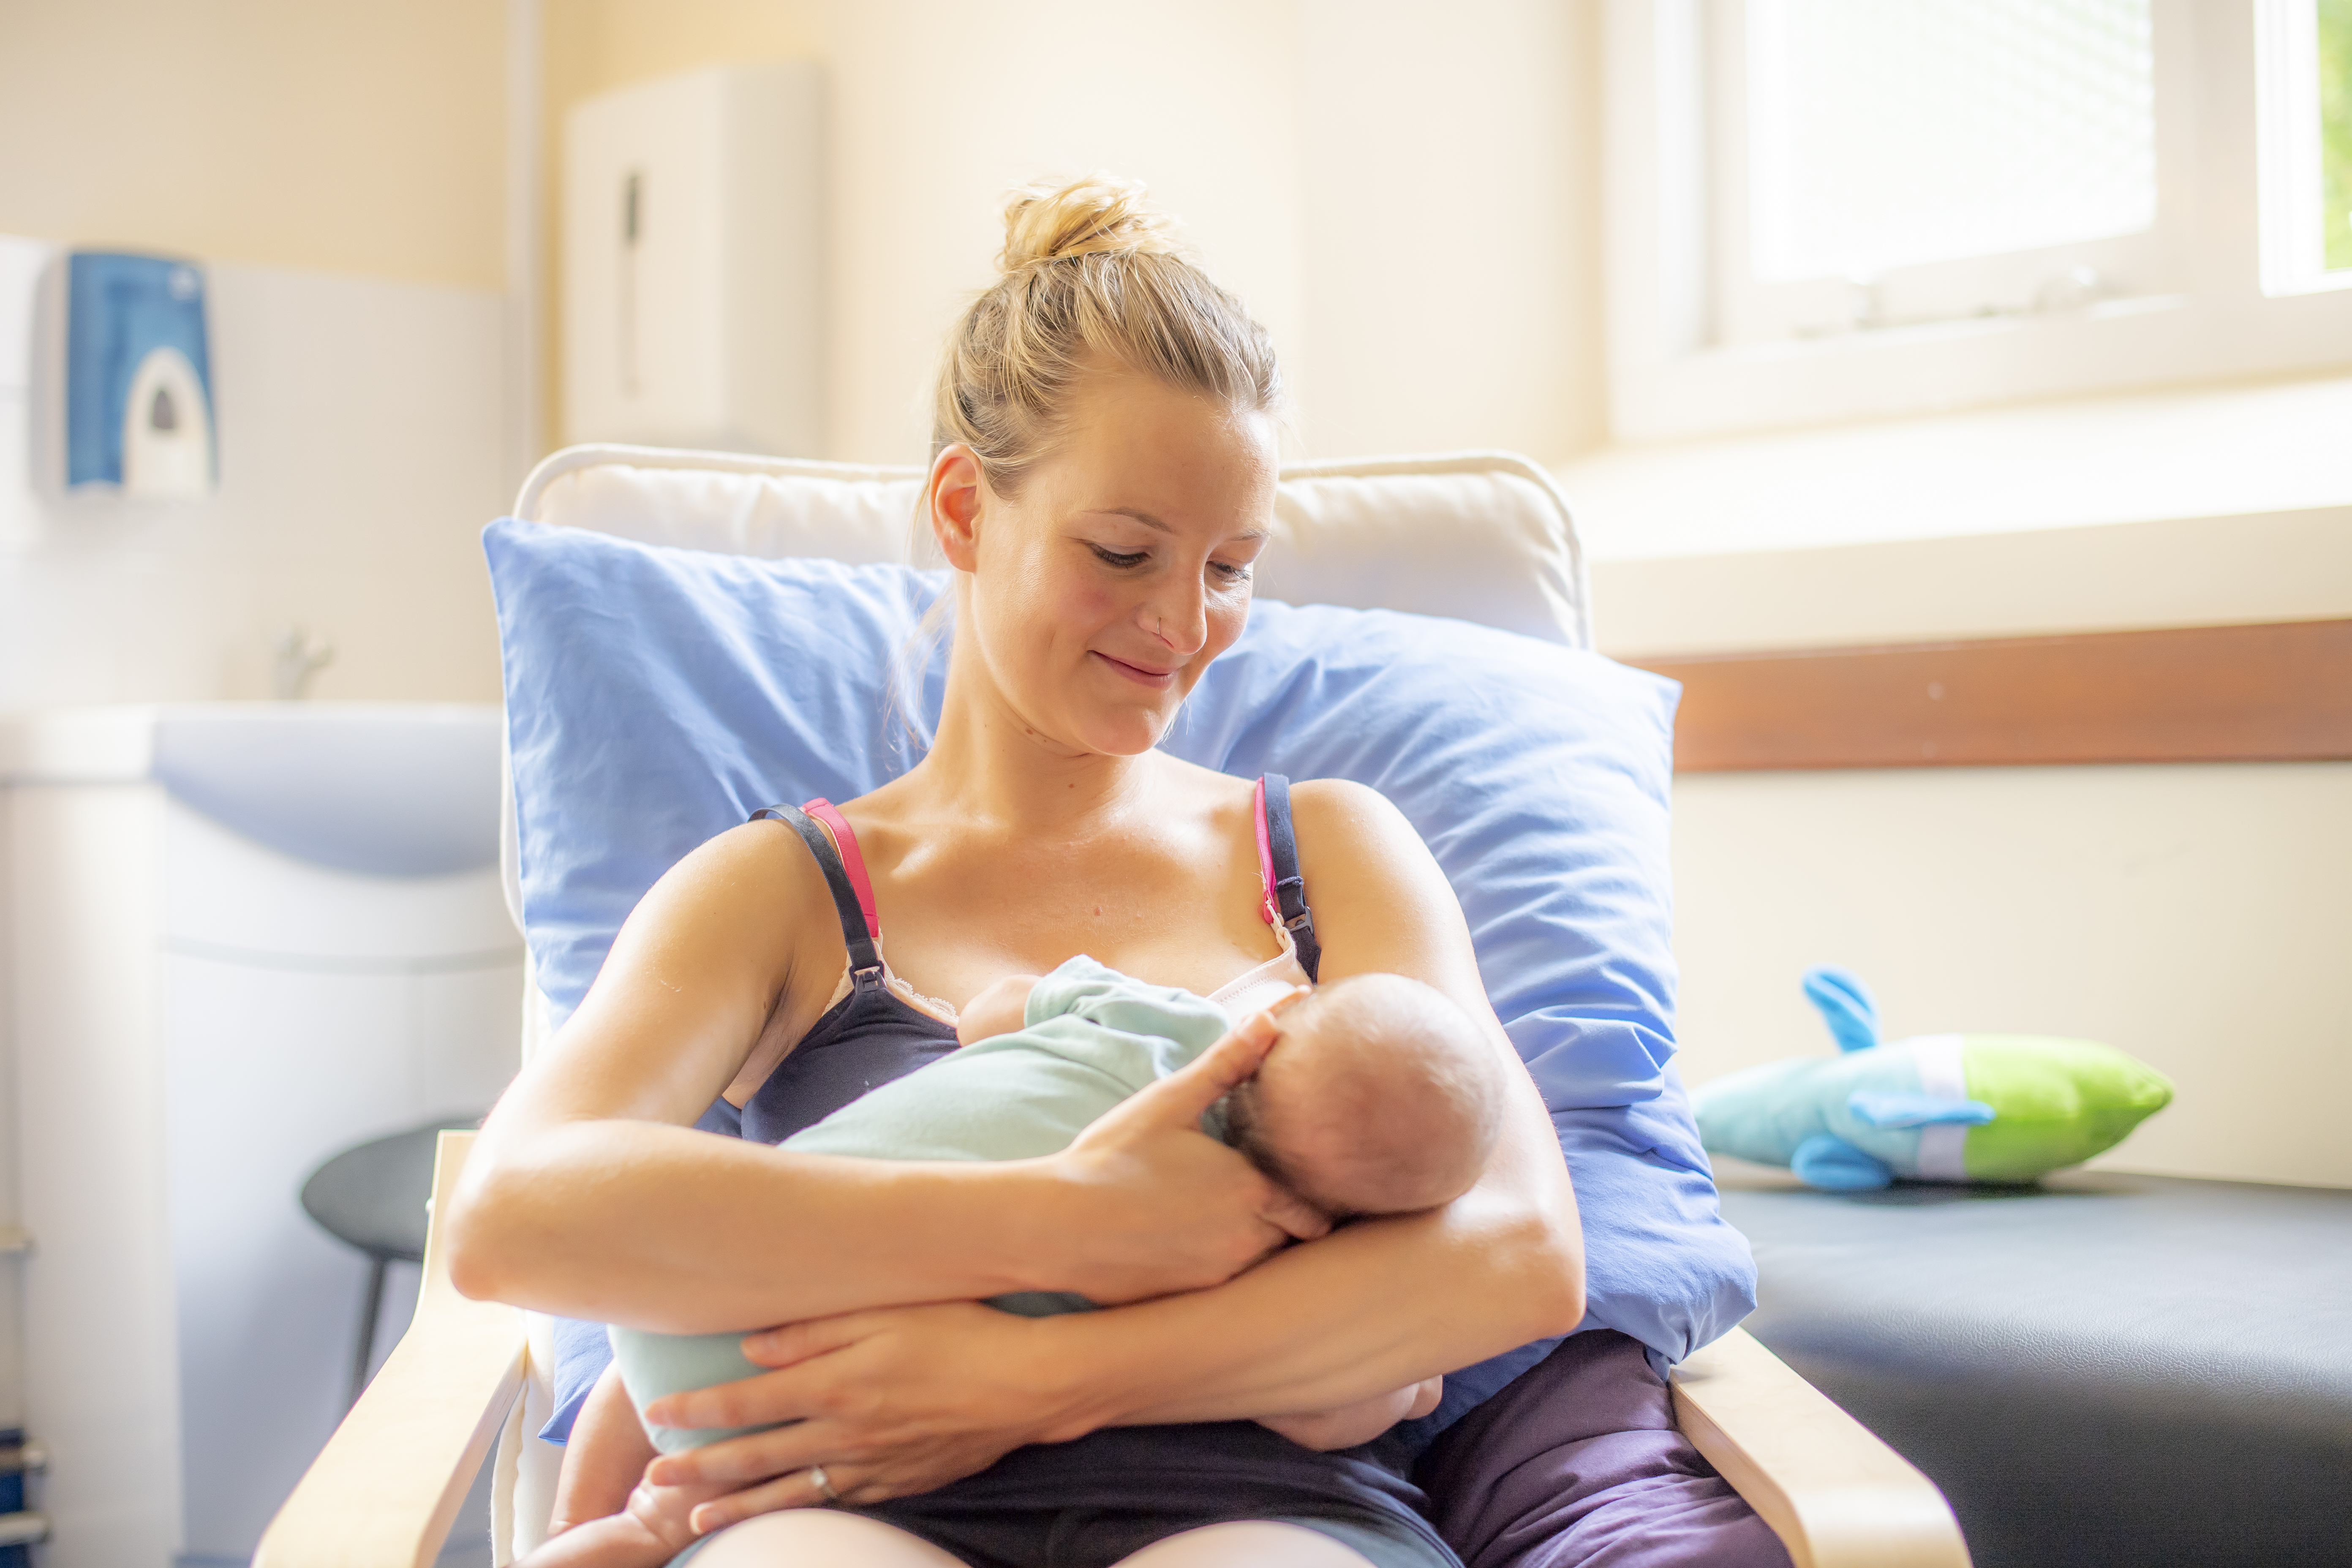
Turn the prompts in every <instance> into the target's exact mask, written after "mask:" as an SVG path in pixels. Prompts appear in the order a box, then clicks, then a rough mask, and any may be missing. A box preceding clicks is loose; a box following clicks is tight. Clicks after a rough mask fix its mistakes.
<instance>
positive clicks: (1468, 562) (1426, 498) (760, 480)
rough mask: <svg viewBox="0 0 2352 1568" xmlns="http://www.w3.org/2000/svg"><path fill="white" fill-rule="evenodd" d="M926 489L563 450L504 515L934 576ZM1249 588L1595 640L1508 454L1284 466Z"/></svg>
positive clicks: (1554, 512) (1534, 492)
mask: <svg viewBox="0 0 2352 1568" xmlns="http://www.w3.org/2000/svg"><path fill="white" fill-rule="evenodd" d="M921 484H922V474H921V471H920V470H919V469H915V468H862V467H858V466H856V465H854V464H848V463H816V462H802V461H798V460H795V459H790V458H746V457H739V456H734V455H731V454H728V453H723V452H681V451H670V450H667V449H663V448H659V447H571V448H569V449H568V450H565V451H562V452H558V453H556V454H555V455H554V456H553V457H551V458H548V459H547V460H546V461H545V462H543V463H541V465H540V466H539V468H537V469H536V470H535V471H533V473H532V474H531V476H530V479H527V480H526V481H524V484H523V488H522V494H521V496H520V498H519V499H518V500H516V502H515V515H516V516H517V517H520V518H523V519H526V520H528V521H534V522H549V523H559V524H562V525H565V526H568V527H573V528H590V529H594V530H595V531H598V532H600V533H612V534H618V535H620V536H621V537H623V538H625V539H635V540H638V541H641V542H645V543H647V544H676V545H684V546H686V547H688V548H689V549H694V550H711V551H719V552H724V553H727V554H731V555H761V556H770V557H774V556H787V555H814V556H826V557H830V558H831V559H833V560H836V561H847V562H852V563H866V562H877V561H907V560H910V559H911V560H914V561H915V562H916V563H917V564H936V561H935V560H933V559H927V558H926V557H927V555H928V553H929V551H928V546H929V542H928V540H925V542H924V543H925V546H926V549H925V551H924V552H910V548H909V545H910V542H911V541H912V540H913V538H914V528H913V522H914V513H915V507H916V503H917V500H918V499H919V493H920V487H921ZM1257 591H1258V593H1259V594H1260V595H1263V596H1265V597H1267V598H1274V599H1286V600H1288V601H1290V602H1291V603H1293V604H1324V605H1350V606H1353V607H1355V608H1358V609H1372V608H1381V607H1384V608H1387V609H1391V610H1411V611H1413V612H1415V613H1416V614H1420V615H1425V616H1454V617H1456V618H1458V619H1461V620H1465V621H1477V622H1481V623H1483V624H1485V625H1486V626H1499V627H1501V628H1502V629H1503V630H1505V631H1512V632H1521V633H1524V634H1526V635H1528V636H1529V637H1544V638H1547V639H1549V640H1550V641H1552V642H1559V643H1566V644H1568V645H1569V646H1570V647H1591V646H1592V625H1591V610H1590V607H1589V605H1588V604H1587V602H1586V601H1587V590H1586V586H1585V572H1584V556H1583V552H1582V551H1581V550H1580V548H1579V546H1578V543H1577V538H1576V524H1575V522H1574V521H1573V520H1572V519H1571V518H1570V516H1569V510H1568V502H1567V500H1565V499H1564V498H1563V497H1562V496H1561V495H1560V493H1559V488H1558V487H1557V486H1555V485H1554V484H1553V483H1552V479H1551V476H1550V475H1549V474H1547V473H1545V472H1544V470H1543V469H1541V468H1538V467H1537V466H1536V465H1535V464H1533V463H1531V462H1529V461H1528V459H1526V458H1520V457H1516V456H1513V455H1512V454H1510V453H1507V452H1456V453H1451V454H1446V455H1443V456H1438V457H1428V458H1377V459H1373V460H1370V461H1350V462H1338V463H1296V464H1293V465H1291V466H1290V467H1288V468H1285V469H1283V471H1282V483H1281V489H1280V490H1279V492H1278V493H1277V495H1276V500H1275V537H1274V541H1273V542H1272V543H1271V544H1270V545H1269V546H1268V547H1267V549H1266V552H1265V555H1264V556H1263V557H1262V558H1261V559H1260V563H1259V567H1258V574H1257Z"/></svg>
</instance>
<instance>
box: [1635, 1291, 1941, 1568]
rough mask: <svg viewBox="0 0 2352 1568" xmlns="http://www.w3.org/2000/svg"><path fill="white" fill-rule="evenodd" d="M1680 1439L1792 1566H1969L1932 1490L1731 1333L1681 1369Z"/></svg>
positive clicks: (1767, 1355) (1743, 1335)
mask: <svg viewBox="0 0 2352 1568" xmlns="http://www.w3.org/2000/svg"><path fill="white" fill-rule="evenodd" d="M1674 1390H1675V1416H1676V1418H1677V1419H1678V1420H1679V1421H1680V1423H1681V1425H1682V1429H1683V1435H1684V1436H1686V1437H1688V1438H1689V1439H1690V1440H1691V1444H1692V1446H1693V1447H1696V1448H1697V1449H1698V1451H1699V1452H1700V1453H1702V1454H1704V1455H1706V1459H1707V1462H1708V1463H1709V1464H1711V1465H1713V1466H1714V1467H1715V1468H1717V1470H1720V1471H1721V1472H1722V1473H1723V1477H1724V1479H1726V1480H1727V1481H1729V1482H1730V1483H1731V1484H1732V1486H1733V1487H1734V1488H1735V1489H1738V1493H1739V1495H1740V1496H1741V1497H1743V1498H1745V1499H1747V1500H1748V1506H1749V1507H1750V1508H1753V1509H1754V1510H1756V1511H1757V1512H1758V1513H1759V1514H1761V1515H1762V1516H1763V1518H1764V1522H1765V1523H1767V1524H1769V1525H1770V1526H1771V1527H1772V1531H1773V1533H1775V1534H1776V1535H1778V1536H1780V1542H1781V1544H1782V1545H1784V1546H1786V1547H1787V1548H1788V1549H1789V1555H1790V1558H1791V1559H1793V1560H1794V1562H1795V1563H1796V1565H1797V1568H1969V1549H1968V1543H1967V1542H1965V1541H1964V1540H1963V1539H1962V1538H1961V1535H1960V1526H1959V1521H1957V1520H1955V1519H1954V1518H1953V1517H1952V1510H1951V1506H1950V1505H1949V1504H1948V1503H1947V1502H1945V1501H1944V1494H1943V1493H1942V1492H1940V1491H1938V1490H1937V1489H1936V1483H1935V1482H1933V1481H1931V1480H1929V1479H1927V1477H1926V1476H1924V1475H1921V1474H1920V1473H1919V1471H1918V1470H1917V1469H1916V1468H1914V1467H1913V1466H1912V1465H1911V1463H1910V1462H1909V1461H1908V1460H1906V1459H1905V1458H1903V1456H1902V1455H1900V1454H1898V1453H1896V1452H1895V1450H1894V1449H1892V1448H1890V1447H1887V1446H1886V1445H1885V1443H1883V1442H1881V1441H1880V1440H1879V1438H1878V1436H1876V1434H1874V1433H1873V1432H1872V1431H1871V1430H1870V1428H1869V1427H1867V1426H1864V1425H1863V1424H1862V1423H1861V1422H1859V1421H1856V1420H1855V1419H1854V1418H1853V1416H1851V1415H1847V1414H1846V1413H1845V1412H1844V1411H1843V1410H1841V1409H1839V1408H1838V1407H1837V1406H1836V1405H1833V1404H1832V1403H1831V1402H1830V1400H1829V1398H1828V1396H1827V1395H1825V1394H1822V1392H1821V1391H1820V1390H1819V1389H1817V1388H1815V1387H1814V1386H1813V1385H1812V1384H1810V1383H1807V1382H1806V1381H1805V1380H1804V1379H1803V1378H1801V1377H1800V1376H1798V1375H1797V1374H1796V1373H1794V1372H1792V1371H1790V1368H1789V1365H1788V1363H1785V1362H1783V1361H1782V1360H1781V1359H1780V1357H1778V1356H1776V1355H1774V1354H1773V1353H1772V1352H1770V1351H1768V1350H1766V1349H1765V1348H1764V1347H1763V1346H1762V1345H1760V1344H1759V1343H1757V1342H1756V1340H1755V1339H1754V1337H1753V1336H1751V1335H1750V1334H1748V1331H1746V1330H1744V1329H1734V1330H1732V1331H1730V1332H1729V1333H1727V1334H1726V1335H1724V1336H1723V1337H1722V1338H1721V1339H1719V1340H1717V1341H1716V1342H1714V1343H1713V1344H1711V1345H1708V1346H1706V1348H1705V1349H1703V1350H1700V1351H1698V1352H1696V1353H1694V1354H1693V1355H1692V1356H1691V1357H1690V1359H1689V1360H1687V1361H1685V1362H1684V1363H1682V1364H1681V1365H1680V1366H1678V1367H1676V1368H1675V1375H1674Z"/></svg>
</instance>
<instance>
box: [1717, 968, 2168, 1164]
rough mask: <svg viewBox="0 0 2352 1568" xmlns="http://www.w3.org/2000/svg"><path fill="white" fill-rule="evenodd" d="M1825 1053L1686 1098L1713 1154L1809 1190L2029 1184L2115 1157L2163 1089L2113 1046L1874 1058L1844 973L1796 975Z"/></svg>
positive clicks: (1986, 1048) (1925, 1045)
mask: <svg viewBox="0 0 2352 1568" xmlns="http://www.w3.org/2000/svg"><path fill="white" fill-rule="evenodd" d="M1805 995H1806V996H1807V997H1808V998H1809V999H1810V1000H1811V1002H1812V1004H1813V1005H1814V1006H1816V1007H1818V1008H1820V1009H1821V1014H1822V1017H1823V1018H1824V1019H1826V1020H1827V1021H1828V1023H1829V1026H1830V1034H1831V1036H1832V1037H1833V1038H1834V1039H1835V1040H1836V1041H1837V1046H1838V1055H1836V1056H1834V1057H1804V1058H1798V1059H1796V1060H1793V1061H1783V1062H1772V1063H1769V1064H1768V1065H1766V1066H1764V1067H1760V1068H1748V1070H1747V1071H1745V1072H1736V1073H1733V1074H1731V1075H1730V1076H1729V1077H1727V1078H1721V1079H1717V1080H1715V1081H1714V1082H1713V1083H1710V1084H1707V1085H1706V1086H1704V1087H1703V1088H1701V1089H1699V1090H1698V1092H1697V1093H1696V1095H1695V1096H1694V1097H1693V1099H1694V1100H1695V1102H1696V1103H1695V1109H1696V1110H1697V1112H1698V1130H1699V1140H1700V1142H1703V1143H1704V1144H1706V1147H1707V1149H1708V1150H1709V1151H1710V1152H1714V1153H1717V1154H1732V1155H1736V1156H1738V1158H1740V1159H1742V1160H1755V1161H1759V1162H1761V1163H1765V1164H1768V1165H1786V1166H1788V1167H1789V1168H1790V1170H1792V1171H1794V1172H1795V1173H1797V1176H1798V1179H1799V1180H1801V1181H1803V1182H1805V1183H1807V1184H1810V1185H1812V1186H1816V1187H1828V1188H1832V1189H1836V1190H1853V1189H1858V1188H1864V1187H1883V1186H1885V1185H1886V1184H1887V1183H1889V1182H1891V1181H1893V1180H1894V1179H1895V1178H1896V1177H1897V1176H1900V1177H1903V1178H1906V1180H1910V1181H1921V1182H2030V1181H2032V1180H2034V1179H2035V1178H2036V1177H2038V1176H2041V1175H2042V1174H2043V1173H2045V1172H2050V1171H2055V1170H2058V1169H2061V1168H2062V1167H2063V1166H2067V1165H2079V1164H2081V1163H2083V1162H2084V1161H2085V1160H2087V1159H2089V1158H2090V1157H2091V1156H2092V1155H2094V1154H2097V1153H2101V1152H2105V1151H2106V1150H2108V1149H2112V1148H2114V1147H2115V1146H2116V1144H2117V1143H2120V1142H2123V1141H2124V1138H2125V1137H2126V1135H2127V1134H2128V1133H2129V1132H2130V1131H2131V1130H2132V1129H2133V1128H2135V1127H2137V1126H2138V1125H2139V1124H2140V1123H2141V1122H2142V1121H2146V1120H2147V1118H2148V1117H2150V1116H2153V1115H2154V1114H2156V1112H2158V1111H2159V1110H2163V1109H2164V1108H2165V1106H2166V1105H2168V1104H2169V1103H2170V1102H2171V1100H2172V1085H2171V1084H2170V1083H2168V1081H2166V1079H2164V1077H2163V1076H2162V1075H2161V1074H2159V1073H2158V1072H2157V1071H2156V1070H2155V1069H2153V1068H2149V1067H2147V1065H2145V1064H2144V1063H2141V1062H2137V1061H2135V1060H2133V1059H2132V1058H2130V1057H2127V1056H2126V1055H2124V1053H2123V1052H2121V1051H2119V1050H2116V1048H2114V1047H2111V1046H2102V1045H2097V1044H2095V1043H2093V1042H2092V1041H2089V1040H2062V1039H2054V1038H2051V1037H2045V1036H2042V1035H1919V1036H1916V1037H1912V1038H1910V1039H1907V1040H1893V1041H1889V1042H1887V1043H1886V1044H1885V1045H1881V1044H1880V1043H1879V1039H1878V1005H1877V1003H1876V1002H1874V1000H1873V999H1872V997H1871V994H1870V991H1869V988H1868V987H1866V986H1864V984H1863V983H1862V982H1861V981H1860V980H1859V979H1857V978H1856V977H1855V976H1854V975H1853V974H1852V973H1848V972H1847V971H1845V970H1843V969H1830V968H1822V969H1813V970H1809V971H1807V972H1806V974H1805Z"/></svg>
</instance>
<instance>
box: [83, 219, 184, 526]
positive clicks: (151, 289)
mask: <svg viewBox="0 0 2352 1568" xmlns="http://www.w3.org/2000/svg"><path fill="white" fill-rule="evenodd" d="M65 373H66V374H65V379H66V483H67V484H68V486H79V485H114V486H119V487H121V490H122V493H123V494H125V495H129V496H144V497H152V498H157V499H164V500H189V499H194V498H199V497H203V496H208V495H210V494H211V493H212V490H213V481H214V475H215V471H216V464H215V450H214V444H213V372H212V353H211V350H210V346H209V342H208V339H207V335H206V332H205V275H204V273H203V271H202V270H201V269H200V268H197V267H196V266H194V264H193V263H191V262H186V261H179V260H175V259H173V258H170V257H164V256H133V255H127V254H123V253H121V252H115V251H103V250H77V251H75V252H73V253H72V255H71V256H69V257H68V258H67V267H66V364H65Z"/></svg>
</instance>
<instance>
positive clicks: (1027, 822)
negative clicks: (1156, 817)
mask: <svg viewBox="0 0 2352 1568" xmlns="http://www.w3.org/2000/svg"><path fill="white" fill-rule="evenodd" d="M968 668H970V665H969V663H968V662H967V661H965V660H962V659H958V660H956V661H955V663H954V665H951V666H950V670H949V675H948V684H947V691H946V693H945V700H943V701H942V703H941V705H940V722H939V729H938V731H937V733H936V734H935V736H934V738H933V740H932V742H931V748H930V751H929V753H928V754H927V755H926V756H925V757H924V758H923V760H922V762H921V763H919V764H918V765H917V767H916V768H915V770H914V772H913V773H910V774H909V775H908V779H907V780H906V782H907V783H908V784H918V785H919V788H920V789H921V791H922V797H923V799H924V801H925V803H926V804H927V805H931V806H934V807H937V808H939V809H940V810H942V811H943V812H945V813H946V814H948V815H950V816H953V817H954V818H955V819H956V820H957V821H959V822H961V823H962V824H965V825H966V826H967V827H978V826H986V827H989V828H994V829H998V830H1001V831H1003V832H1006V833H1008V834H1011V835H1013V836H1017V837H1028V836H1030V835H1032V834H1036V833H1045V834H1048V835H1052V836H1055V837H1061V836H1066V835H1068V834H1070V833H1071V832H1072V831H1073V830H1074V829H1075V830H1077V831H1079V832H1081V833H1083V832H1084V830H1085V828H1086V827H1087V826H1088V825H1089V824H1092V825H1096V826H1108V825H1110V824H1111V823H1114V822H1116V821H1118V820H1120V819H1123V818H1126V817H1128V816H1130V815H1131V814H1132V813H1133V812H1134V811H1135V810H1136V809H1137V808H1138V807H1139V806H1140V805H1142V804H1143V803H1144V802H1145V801H1146V799H1147V798H1148V797H1149V796H1150V793H1151V789H1152V784H1153V783H1154V781H1155V780H1156V778H1157V776H1158V773H1159V771H1160V763H1163V762H1164V761H1165V759H1164V758H1162V757H1161V756H1160V753H1159V752H1157V751H1156V750H1155V751H1150V752H1143V753H1141V754H1139V755H1137V756H1112V755H1109V754H1107V753H1104V752H1076V751H1073V750H1072V749H1071V748H1070V747H1068V746H1067V745H1066V744H1064V743H1063V742H1059V741H1056V740H1055V739H1053V738H1052V737H1050V736H1047V735H1043V734H1040V733H1039V732H1038V731H1036V730H1034V728H1032V727H1031V726H1030V725H1029V724H1028V723H1027V722H1026V721H1024V720H1023V718H1022V717H1021V715H1020V714H1019V713H1018V712H1016V711H1014V710H1013V708H1012V706H1011V704H1009V703H1007V702H1006V701H1005V700H1004V698H1003V693H1001V692H999V691H997V690H996V689H994V687H993V686H992V684H991V683H990V682H989V681H988V680H987V679H985V677H976V678H968V677H966V676H964V675H963V673H962V671H963V670H964V669H968ZM918 775H919V777H918Z"/></svg>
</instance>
